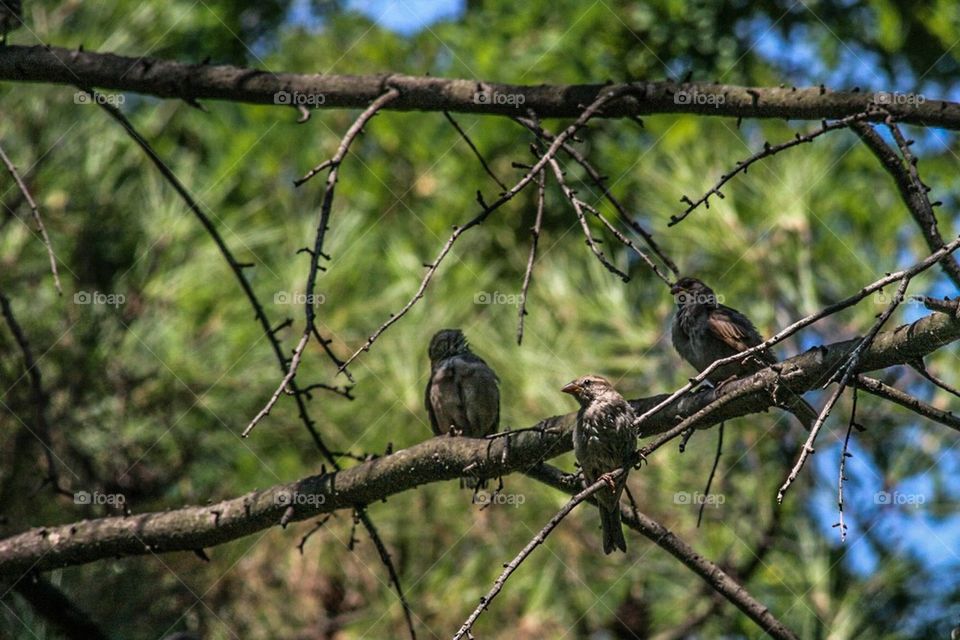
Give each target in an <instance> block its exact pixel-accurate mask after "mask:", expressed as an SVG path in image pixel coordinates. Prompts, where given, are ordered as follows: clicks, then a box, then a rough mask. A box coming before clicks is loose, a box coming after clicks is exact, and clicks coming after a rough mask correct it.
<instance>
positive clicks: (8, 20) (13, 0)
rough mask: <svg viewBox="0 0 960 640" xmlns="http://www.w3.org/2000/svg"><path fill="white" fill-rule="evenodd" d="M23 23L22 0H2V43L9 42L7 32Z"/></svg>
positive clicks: (0, 32)
mask: <svg viewBox="0 0 960 640" xmlns="http://www.w3.org/2000/svg"><path fill="white" fill-rule="evenodd" d="M22 24H23V17H22V7H21V6H20V0H0V34H2V38H3V39H2V41H0V42H2V44H3V45H6V44H7V32H8V31H13V30H14V29H16V28H17V27H19V26H20V25H22Z"/></svg>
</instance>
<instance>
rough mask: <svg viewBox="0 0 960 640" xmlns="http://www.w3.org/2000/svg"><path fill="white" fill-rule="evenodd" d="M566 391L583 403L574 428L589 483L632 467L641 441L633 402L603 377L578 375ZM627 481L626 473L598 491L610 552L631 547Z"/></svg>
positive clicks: (575, 444)
mask: <svg viewBox="0 0 960 640" xmlns="http://www.w3.org/2000/svg"><path fill="white" fill-rule="evenodd" d="M562 391H563V392H564V393H569V394H570V395H572V396H573V397H574V398H576V399H577V402H579V403H580V411H579V412H578V413H577V424H576V425H575V426H574V428H573V451H574V454H576V456H577V461H578V462H579V463H580V469H581V470H582V471H583V479H584V481H585V483H586V484H587V485H591V484H593V483H594V482H596V481H597V480H599V479H600V478H601V477H603V476H605V475H606V474H608V473H610V472H612V471H616V470H617V469H624V470H626V469H627V468H629V464H630V458H631V456H632V455H633V452H634V449H635V448H636V440H637V437H636V432H635V431H634V428H633V424H634V422H635V421H636V414H635V413H634V411H633V407H632V406H630V403H629V402H627V401H626V400H624V399H623V396H621V395H620V394H619V393H617V390H616V389H614V388H613V385H611V384H610V382H608V381H607V380H606V379H604V378H601V377H600V376H583V377H582V378H577V379H576V380H574V381H573V382H571V383H569V384H568V385H567V386H565V387H564V388H563V389H562ZM626 484H627V474H626V472H624V473H623V474H621V475H620V476H618V477H617V479H616V480H615V481H611V486H610V487H609V488H607V487H604V488H602V489H600V490H599V491H597V492H596V493H595V494H594V496H595V497H596V499H597V505H598V506H599V508H600V527H601V529H602V530H603V552H604V553H607V554H609V553H612V552H613V550H614V549H620V550H621V551H626V550H627V542H626V540H625V539H624V537H623V527H622V525H621V524H620V494H622V493H623V488H624V487H625V486H626Z"/></svg>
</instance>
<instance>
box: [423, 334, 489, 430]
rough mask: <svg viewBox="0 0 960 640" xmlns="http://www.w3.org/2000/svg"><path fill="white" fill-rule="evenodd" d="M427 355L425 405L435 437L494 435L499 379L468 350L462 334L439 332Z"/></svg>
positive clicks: (468, 347) (433, 339)
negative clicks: (427, 371)
mask: <svg viewBox="0 0 960 640" xmlns="http://www.w3.org/2000/svg"><path fill="white" fill-rule="evenodd" d="M428 354H429V356H430V379H429V380H428V381H427V389H426V393H425V397H424V405H425V406H426V409H427V415H429V416H430V427H431V429H433V433H434V435H438V436H439V435H445V434H451V435H463V436H467V437H469V438H482V437H484V436H486V435H490V434H491V433H495V432H496V431H497V428H498V427H499V426H500V386H499V385H500V379H499V378H497V374H495V373H494V372H493V369H491V368H490V367H489V365H487V363H486V362H484V361H483V358H481V357H479V356H478V355H476V354H475V353H473V352H472V351H471V350H470V346H469V345H468V344H467V338H466V336H464V335H463V332H462V331H460V329H443V330H441V331H438V332H437V333H436V334H435V335H434V336H433V338H432V339H431V340H430V348H429V350H428ZM451 432H452V433H451Z"/></svg>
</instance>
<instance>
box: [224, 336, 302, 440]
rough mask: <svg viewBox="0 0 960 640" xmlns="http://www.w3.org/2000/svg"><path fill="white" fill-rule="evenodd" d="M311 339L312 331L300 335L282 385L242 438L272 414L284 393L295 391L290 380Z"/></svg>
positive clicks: (251, 422)
mask: <svg viewBox="0 0 960 640" xmlns="http://www.w3.org/2000/svg"><path fill="white" fill-rule="evenodd" d="M309 339H310V332H309V331H304V332H303V334H302V335H301V336H300V342H298V343H297V346H296V348H295V349H294V350H293V358H291V359H290V367H289V368H288V369H287V372H286V373H285V374H284V375H283V379H282V380H281V381H280V386H278V387H277V389H276V391H274V392H273V394H272V395H271V396H270V399H269V400H267V404H265V405H264V406H263V408H262V409H260V411H258V412H257V415H255V416H253V419H252V420H250V422H249V423H248V424H247V427H246V428H245V429H244V430H243V432H242V433H241V434H240V437H241V438H246V437H247V436H249V435H250V432H251V431H253V428H254V427H255V426H257V423H259V422H260V421H261V420H263V419H264V418H265V417H267V416H268V415H270V410H271V409H273V406H274V405H275V404H277V401H278V400H279V399H280V396H281V395H283V394H284V393H290V394H292V393H293V389H292V388H290V382H291V381H292V380H293V377H294V376H295V375H297V367H299V366H300V359H301V358H302V357H303V349H304V347H306V346H307V341H308V340H309Z"/></svg>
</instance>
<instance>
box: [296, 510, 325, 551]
mask: <svg viewBox="0 0 960 640" xmlns="http://www.w3.org/2000/svg"><path fill="white" fill-rule="evenodd" d="M333 516H334V514H332V513H328V514H327V515H325V516H323V517H322V518H320V519H319V520H317V521H316V522H314V523H313V526H312V527H311V528H310V531H307V532H306V533H305V534H303V537H302V538H300V544H298V545H297V549H298V550H299V551H300V555H303V548H304V546H306V544H307V540H309V539H310V537H311V536H312V535H313V534H315V533H316V532H317V531H319V530H320V529H322V528H323V525H325V524H327V521H329V520H330V518H332V517H333Z"/></svg>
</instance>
